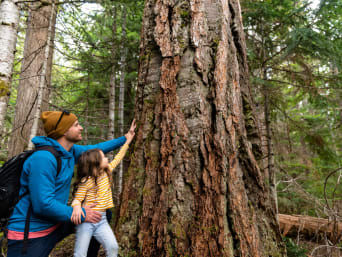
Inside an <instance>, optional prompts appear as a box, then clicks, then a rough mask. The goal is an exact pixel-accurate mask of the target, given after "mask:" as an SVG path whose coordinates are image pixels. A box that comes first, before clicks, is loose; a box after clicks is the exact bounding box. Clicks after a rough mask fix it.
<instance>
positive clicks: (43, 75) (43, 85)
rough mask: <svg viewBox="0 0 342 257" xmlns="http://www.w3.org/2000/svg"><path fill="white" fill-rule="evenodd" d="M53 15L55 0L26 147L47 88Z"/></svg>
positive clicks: (31, 135)
mask: <svg viewBox="0 0 342 257" xmlns="http://www.w3.org/2000/svg"><path fill="white" fill-rule="evenodd" d="M54 17H56V15H55V0H52V5H51V14H50V21H49V28H48V34H47V39H46V46H45V53H44V60H43V67H42V71H41V74H40V81H39V88H38V92H37V94H38V97H37V102H36V111H35V114H34V117H33V125H32V128H31V132H30V136H29V145H28V149H33V147H34V145H33V143H32V141H31V140H32V138H34V137H35V136H36V135H37V131H38V122H39V118H40V113H41V108H42V102H43V95H44V91H45V90H46V89H47V88H46V87H47V83H46V73H47V68H48V67H47V66H48V61H49V56H51V54H50V51H52V47H51V38H52V26H53V25H54V23H53V20H54Z"/></svg>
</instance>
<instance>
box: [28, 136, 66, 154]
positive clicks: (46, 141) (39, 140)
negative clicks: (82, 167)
mask: <svg viewBox="0 0 342 257" xmlns="http://www.w3.org/2000/svg"><path fill="white" fill-rule="evenodd" d="M32 143H33V144H34V145H35V147H36V148H38V147H42V146H46V145H50V146H53V147H54V148H55V149H56V150H57V151H58V152H59V153H60V154H61V155H62V156H63V157H65V158H71V157H72V154H71V153H70V152H68V151H67V150H65V148H64V147H63V146H61V145H60V144H59V143H58V142H57V141H56V140H54V139H53V138H50V137H44V136H38V137H34V138H32ZM70 151H71V150H70Z"/></svg>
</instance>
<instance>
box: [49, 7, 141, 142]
mask: <svg viewBox="0 0 342 257" xmlns="http://www.w3.org/2000/svg"><path fill="white" fill-rule="evenodd" d="M142 5H143V1H135V2H130V1H115V2H113V1H102V2H101V5H100V4H85V5H81V4H79V5H77V4H76V5H75V4H65V5H63V6H62V8H61V10H60V13H59V16H58V17H59V18H58V24H57V27H58V28H60V30H59V33H57V35H56V41H57V42H58V43H57V44H56V48H57V50H58V51H57V53H58V55H57V58H56V63H57V65H56V66H54V70H53V84H54V87H55V89H56V91H57V92H58V93H57V95H56V98H54V99H53V104H54V105H55V106H63V108H66V109H71V110H73V111H74V112H76V113H77V114H78V116H79V119H80V122H81V123H82V124H84V126H86V127H87V131H86V133H87V137H86V138H87V139H88V143H96V142H98V141H100V140H103V139H105V138H106V135H107V130H108V129H107V127H108V119H107V118H106V117H108V103H109V84H110V79H111V77H113V71H114V72H115V74H116V75H115V74H114V75H115V78H114V79H115V83H116V89H117V90H116V96H118V93H119V86H118V85H119V78H120V73H121V72H122V71H121V69H122V64H121V63H120V55H121V49H122V47H124V48H125V51H126V52H127V58H126V59H127V60H126V61H127V63H126V65H125V72H126V76H125V87H126V90H125V92H126V97H125V99H126V100H125V106H126V107H127V108H129V110H127V111H125V112H126V113H127V116H125V121H126V122H130V120H131V118H132V115H133V113H134V112H133V103H134V94H135V90H134V85H135V84H136V81H137V67H138V50H139V41H140V27H141V17H142V10H143V8H142ZM124 9H125V10H126V13H127V18H126V22H127V27H126V30H127V36H126V38H122V24H123V21H122V11H123V10H124ZM114 27H116V30H115V33H114V30H113V28H114ZM116 102H117V100H116ZM116 110H117V107H116Z"/></svg>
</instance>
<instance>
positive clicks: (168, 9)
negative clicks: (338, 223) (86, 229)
mask: <svg viewBox="0 0 342 257" xmlns="http://www.w3.org/2000/svg"><path fill="white" fill-rule="evenodd" d="M246 59H247V58H246V46H245V39H244V33H243V26H242V19H241V11H240V5H239V2H238V1H237V0H230V1H219V0H215V1H213V0H210V1H209V0H190V1H166V0H164V1H163V0H157V1H155V0H147V1H146V3H145V10H144V16H143V24H142V40H141V46H140V70H139V84H138V89H137V96H136V119H137V120H138V126H139V127H138V130H137V138H136V143H135V145H134V153H133V154H132V157H131V163H130V167H129V169H128V173H127V175H126V176H125V177H126V179H125V184H124V189H123V195H122V202H121V206H120V216H119V219H118V222H117V225H116V231H117V234H118V239H119V240H120V247H121V249H122V255H127V256H201V257H202V256H215V257H217V256H253V257H257V256H273V257H275V256H285V255H286V253H285V248H284V246H283V244H282V239H281V234H280V230H279V226H278V224H277V222H276V214H275V210H274V208H273V205H272V203H271V197H272V196H271V194H270V191H269V186H268V181H265V180H266V179H265V176H264V173H263V171H262V170H260V169H259V166H258V161H257V160H258V159H261V158H262V153H261V146H260V133H259V124H258V121H257V119H256V118H255V115H254V105H253V101H252V97H251V94H250V88H249V75H248V68H247V60H246Z"/></svg>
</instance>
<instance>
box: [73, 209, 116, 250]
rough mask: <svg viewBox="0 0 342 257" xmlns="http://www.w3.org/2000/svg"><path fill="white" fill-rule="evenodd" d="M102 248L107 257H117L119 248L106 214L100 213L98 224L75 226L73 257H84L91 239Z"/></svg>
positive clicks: (85, 223)
mask: <svg viewBox="0 0 342 257" xmlns="http://www.w3.org/2000/svg"><path fill="white" fill-rule="evenodd" d="M92 236H94V237H95V238H96V240H97V241H98V242H99V243H100V244H101V245H102V246H103V248H104V249H105V252H106V256H107V257H117V256H118V251H119V246H118V243H117V241H116V238H115V236H114V233H113V231H112V229H111V227H110V226H109V224H108V221H107V218H106V213H105V212H103V213H102V217H101V221H99V222H98V223H88V222H84V223H82V224H80V225H78V226H76V239H75V249H74V257H86V256H87V251H88V246H89V242H90V239H91V237H92Z"/></svg>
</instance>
